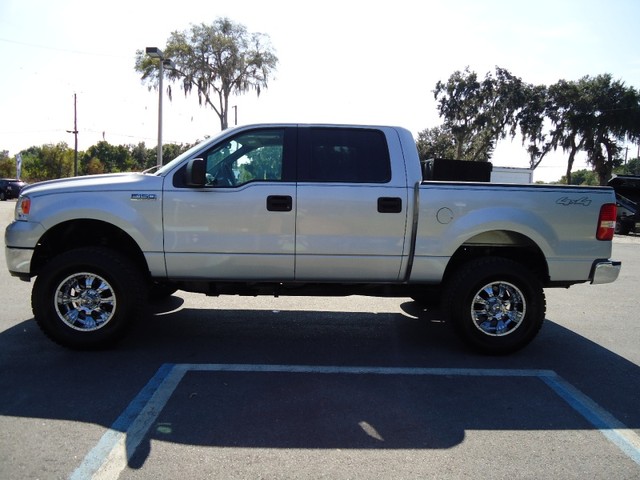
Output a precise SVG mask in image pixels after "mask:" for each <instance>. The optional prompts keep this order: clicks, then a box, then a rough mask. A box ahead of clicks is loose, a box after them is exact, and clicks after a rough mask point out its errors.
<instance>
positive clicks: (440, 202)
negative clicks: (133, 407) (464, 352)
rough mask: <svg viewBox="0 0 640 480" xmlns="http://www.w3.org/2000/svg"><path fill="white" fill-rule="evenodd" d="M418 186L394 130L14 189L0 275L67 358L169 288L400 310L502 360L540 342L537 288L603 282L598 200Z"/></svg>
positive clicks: (327, 129) (343, 131)
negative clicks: (332, 299)
mask: <svg viewBox="0 0 640 480" xmlns="http://www.w3.org/2000/svg"><path fill="white" fill-rule="evenodd" d="M423 174H424V169H423V168H422V165H421V162H420V159H419V157H418V152H417V149H416V145H415V143H414V140H413V137H412V135H411V133H410V132H409V131H408V130H406V129H403V128H399V127H389V126H355V125H346V126H345V125H297V124H265V125H249V126H243V127H237V128H233V129H229V130H226V131H223V132H222V133H221V134H220V135H219V136H217V137H215V138H212V139H209V140H206V141H205V142H203V143H201V144H199V145H197V146H196V147H194V148H192V149H191V150H189V151H187V152H186V153H184V154H183V155H181V156H180V157H178V158H176V159H175V160H173V161H172V162H170V163H168V164H167V165H164V166H163V167H161V168H160V169H159V170H158V171H156V172H155V173H121V174H110V175H98V176H86V177H76V178H70V179H61V180H53V181H48V182H42V183H38V184H34V185H31V186H29V187H27V188H25V189H24V190H23V191H22V193H21V194H20V198H19V199H18V201H17V204H16V211H15V221H14V222H13V223H11V224H10V225H9V226H8V227H7V229H6V232H5V243H6V249H5V252H6V259H7V264H8V268H9V271H10V272H11V274H12V275H14V276H17V277H20V278H21V279H23V280H29V279H31V278H32V277H35V282H34V286H33V291H32V307H33V314H34V317H35V320H36V322H37V323H38V325H39V326H40V327H41V329H42V330H43V331H44V333H45V334H47V335H48V336H49V337H50V338H51V339H53V340H54V341H56V342H58V343H60V344H62V345H65V346H67V347H71V348H79V349H91V348H98V347H104V346H107V345H110V344H112V343H113V342H114V341H116V340H118V339H119V338H121V337H122V335H123V334H124V332H125V331H126V329H127V327H129V326H130V324H131V323H132V322H133V321H134V320H135V319H136V318H137V317H139V316H142V315H143V314H144V311H145V305H146V303H147V301H149V300H150V299H153V298H158V297H161V296H162V295H165V296H168V295H170V294H172V293H173V292H175V291H176V289H181V290H185V291H191V292H201V293H204V294H207V295H213V296H216V295H224V294H232V295H251V296H255V295H264V294H267V295H276V296H277V295H321V296H331V295H353V294H359V295H371V296H396V297H411V298H413V299H415V300H416V301H419V302H423V303H425V304H428V305H437V304H439V305H440V306H441V307H442V308H443V310H442V311H443V312H444V313H446V315H447V317H446V318H448V319H450V322H451V324H452V325H453V326H454V328H455V330H456V331H457V333H458V334H459V335H460V336H461V338H462V339H464V340H465V341H466V342H467V343H468V344H469V345H470V346H472V347H475V348H476V349H478V350H480V351H483V352H487V353H507V352H512V351H514V350H517V349H519V348H522V347H523V346H524V345H526V344H527V343H529V342H530V341H531V340H532V339H533V338H534V337H535V335H536V334H537V333H538V331H539V329H540V328H541V326H542V323H543V321H544V318H545V308H546V305H545V295H544V288H549V287H569V286H571V285H573V284H577V283H581V282H590V283H592V284H598V283H607V282H612V281H614V280H615V279H616V278H617V276H618V273H619V270H620V267H621V265H620V262H616V261H612V260H611V259H610V255H611V247H612V245H611V244H612V242H611V240H612V237H613V233H614V229H615V220H616V205H615V197H614V192H613V190H612V189H611V188H608V187H564V186H550V185H513V184H502V185H497V184H491V183H482V182H461V181H433V180H428V179H426V180H425V178H424V175H423Z"/></svg>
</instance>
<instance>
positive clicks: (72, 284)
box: [55, 272, 116, 332]
mask: <svg viewBox="0 0 640 480" xmlns="http://www.w3.org/2000/svg"><path fill="white" fill-rule="evenodd" d="M55 305H56V312H57V314H58V317H59V318H60V320H62V321H63V322H64V323H65V324H66V325H68V326H69V327H71V328H73V329H74V330H80V331H83V332H90V331H93V330H98V329H100V328H102V327H104V326H105V325H107V324H108V323H109V321H110V320H111V319H112V318H113V316H114V315H115V313H116V296H115V294H114V291H113V287H112V286H111V285H110V284H109V282H107V281H106V280H105V279H104V278H103V277H101V276H99V275H96V274H94V273H88V272H80V273H74V274H73V275H70V276H68V277H67V278H65V279H64V280H63V281H62V282H60V284H59V285H58V287H57V288H56V291H55Z"/></svg>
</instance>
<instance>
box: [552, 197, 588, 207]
mask: <svg viewBox="0 0 640 480" xmlns="http://www.w3.org/2000/svg"><path fill="white" fill-rule="evenodd" d="M556 203H557V204H558V205H565V206H567V205H582V206H583V207H588V206H589V205H591V199H590V198H589V197H580V198H575V199H572V198H569V197H562V198H559V199H558V200H556Z"/></svg>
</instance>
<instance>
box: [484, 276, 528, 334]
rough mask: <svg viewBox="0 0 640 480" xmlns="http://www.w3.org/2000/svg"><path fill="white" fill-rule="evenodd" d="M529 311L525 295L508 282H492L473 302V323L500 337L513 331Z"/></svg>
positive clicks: (486, 332) (485, 331) (487, 332)
mask: <svg viewBox="0 0 640 480" xmlns="http://www.w3.org/2000/svg"><path fill="white" fill-rule="evenodd" d="M526 312H527V303H526V300H525V297H524V295H523V294H522V292H521V291H520V289H518V287H516V286H515V285H513V284H511V283H508V282H500V281H496V282H492V283H488V284H487V285H485V286H484V287H482V288H481V289H480V290H479V291H478V292H477V293H476V294H475V296H474V298H473V302H472V304H471V317H472V318H473V324H474V325H475V326H476V328H478V329H479V330H480V331H481V332H483V333H485V334H487V335H491V336H496V337H500V336H503V335H509V334H510V333H513V332H514V331H515V330H516V329H517V328H518V327H519V326H520V325H521V323H522V320H523V318H524V317H525V315H526Z"/></svg>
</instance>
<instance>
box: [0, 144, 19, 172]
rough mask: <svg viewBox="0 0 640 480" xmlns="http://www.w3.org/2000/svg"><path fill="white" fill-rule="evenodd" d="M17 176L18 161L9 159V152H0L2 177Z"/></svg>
mask: <svg viewBox="0 0 640 480" xmlns="http://www.w3.org/2000/svg"><path fill="white" fill-rule="evenodd" d="M15 175H16V161H15V160H14V159H12V158H10V157H9V152H8V151H7V150H0V177H5V178H7V177H9V178H11V177H14V176H15Z"/></svg>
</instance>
